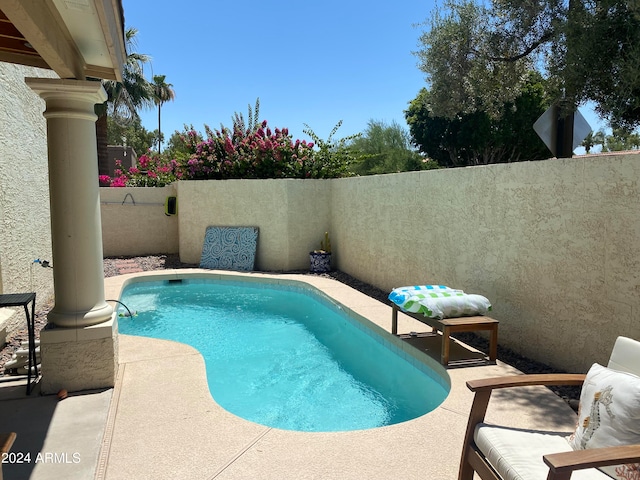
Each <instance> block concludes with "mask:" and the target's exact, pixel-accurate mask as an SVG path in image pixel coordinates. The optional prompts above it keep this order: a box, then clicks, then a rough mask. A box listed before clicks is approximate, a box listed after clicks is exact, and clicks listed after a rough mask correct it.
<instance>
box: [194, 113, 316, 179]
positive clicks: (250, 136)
mask: <svg viewBox="0 0 640 480" xmlns="http://www.w3.org/2000/svg"><path fill="white" fill-rule="evenodd" d="M205 129H206V132H207V139H206V140H204V141H203V142H200V143H198V144H197V145H196V147H195V152H194V154H193V155H191V157H190V158H189V159H188V160H187V162H186V165H184V177H185V178H192V179H228V178H305V177H306V176H307V175H306V173H307V172H308V171H309V170H310V165H311V163H312V162H313V154H314V151H313V143H307V141H306V140H303V141H300V140H296V141H295V142H294V141H293V140H292V136H291V135H289V131H288V130H287V129H286V128H283V129H279V128H276V129H274V130H271V128H269V127H268V125H267V121H266V120H264V121H263V122H262V123H261V124H260V125H259V127H258V128H257V129H256V130H255V131H251V130H242V129H241V128H239V127H238V125H236V126H234V129H233V130H230V129H228V128H225V127H222V128H221V130H215V131H213V130H211V129H210V128H209V127H206V126H205Z"/></svg>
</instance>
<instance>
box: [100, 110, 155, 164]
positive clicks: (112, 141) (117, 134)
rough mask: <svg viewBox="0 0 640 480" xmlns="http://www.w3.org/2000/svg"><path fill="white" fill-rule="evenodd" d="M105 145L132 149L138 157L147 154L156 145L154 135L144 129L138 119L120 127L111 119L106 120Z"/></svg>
mask: <svg viewBox="0 0 640 480" xmlns="http://www.w3.org/2000/svg"><path fill="white" fill-rule="evenodd" d="M107 143H108V144H109V145H126V146H128V147H133V149H134V150H135V152H136V154H137V155H138V156H140V155H143V154H145V153H147V152H148V151H149V149H150V148H151V147H152V146H153V145H154V144H155V143H156V134H155V132H150V131H148V130H147V129H146V128H144V127H143V126H142V123H141V122H140V118H135V119H134V120H133V121H132V122H131V123H129V124H127V125H120V124H119V123H117V122H116V121H114V120H113V119H112V118H107Z"/></svg>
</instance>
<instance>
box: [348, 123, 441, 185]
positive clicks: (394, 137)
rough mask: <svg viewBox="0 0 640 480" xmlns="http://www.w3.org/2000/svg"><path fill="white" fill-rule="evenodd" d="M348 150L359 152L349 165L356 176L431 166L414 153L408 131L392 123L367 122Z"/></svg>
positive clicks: (418, 154)
mask: <svg viewBox="0 0 640 480" xmlns="http://www.w3.org/2000/svg"><path fill="white" fill-rule="evenodd" d="M351 147H352V148H353V149H354V150H355V151H357V152H359V155H358V160H357V161H356V162H354V164H353V165H352V166H351V169H352V171H353V172H354V173H355V174H356V175H374V174H381V173H394V172H406V171H413V170H422V169H424V168H428V166H430V165H433V163H430V162H428V161H426V160H424V159H423V157H422V156H421V155H420V153H418V152H417V151H416V150H415V148H414V147H413V145H412V144H411V136H410V135H409V132H408V131H407V130H406V129H404V128H403V127H402V126H401V125H400V124H398V123H397V122H395V121H394V122H392V123H391V124H390V125H388V124H387V123H385V122H384V121H378V120H369V122H368V123H367V128H366V129H365V131H364V132H363V133H362V136H361V137H358V138H356V139H354V140H353V141H352V142H351ZM436 166H437V165H436Z"/></svg>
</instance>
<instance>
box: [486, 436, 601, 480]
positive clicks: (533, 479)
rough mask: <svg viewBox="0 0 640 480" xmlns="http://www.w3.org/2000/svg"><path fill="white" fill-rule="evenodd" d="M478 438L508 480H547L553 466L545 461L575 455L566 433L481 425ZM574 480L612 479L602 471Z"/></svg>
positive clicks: (577, 474) (582, 473)
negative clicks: (563, 454) (559, 455)
mask: <svg viewBox="0 0 640 480" xmlns="http://www.w3.org/2000/svg"><path fill="white" fill-rule="evenodd" d="M474 439H475V442H476V445H477V446H478V449H479V450H480V451H481V452H482V453H483V454H484V456H485V457H486V458H487V460H488V461H489V463H490V464H491V466H493V468H494V469H495V470H496V471H497V472H498V473H499V474H500V476H501V477H502V478H503V479H504V480H546V478H547V475H548V474H549V467H547V465H546V464H545V463H544V461H543V460H542V456H543V455H547V454H550V453H560V452H571V451H572V450H573V449H572V448H571V446H570V445H569V442H568V441H567V434H566V433H557V434H552V433H551V434H550V433H542V432H535V431H532V430H519V429H514V428H506V427H499V426H494V425H487V424H480V425H478V426H477V427H476V431H475V435H474ZM571 480H611V477H609V476H608V475H606V474H604V473H602V472H601V471H600V470H597V469H595V468H590V469H587V470H578V471H576V472H574V474H573V475H572V476H571Z"/></svg>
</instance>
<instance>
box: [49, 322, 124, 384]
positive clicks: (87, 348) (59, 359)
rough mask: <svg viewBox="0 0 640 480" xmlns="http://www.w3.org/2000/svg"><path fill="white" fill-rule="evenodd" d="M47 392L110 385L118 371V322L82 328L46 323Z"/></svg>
mask: <svg viewBox="0 0 640 480" xmlns="http://www.w3.org/2000/svg"><path fill="white" fill-rule="evenodd" d="M40 356H41V368H42V380H41V381H40V388H41V390H42V393H44V394H52V393H56V392H58V391H59V390H61V389H65V390H67V391H68V392H75V391H79V390H89V389H95V388H111V387H113V386H114V385H115V381H116V374H117V372H118V321H117V318H116V314H115V313H114V314H113V315H112V316H111V318H110V319H109V320H108V321H106V322H103V323H99V324H97V325H91V326H87V327H79V328H65V327H59V326H55V325H53V324H49V325H47V327H46V328H44V329H43V330H42V331H41V332H40Z"/></svg>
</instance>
